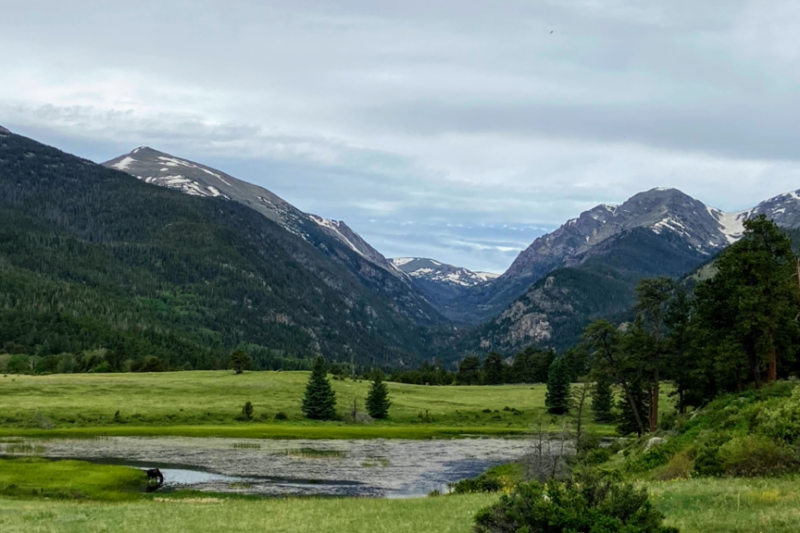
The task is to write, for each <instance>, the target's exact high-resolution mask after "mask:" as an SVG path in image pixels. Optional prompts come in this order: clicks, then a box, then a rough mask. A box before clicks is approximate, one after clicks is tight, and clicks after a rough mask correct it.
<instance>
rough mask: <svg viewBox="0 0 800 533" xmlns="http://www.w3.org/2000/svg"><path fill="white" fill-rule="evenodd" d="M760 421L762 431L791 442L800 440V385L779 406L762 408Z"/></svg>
mask: <svg viewBox="0 0 800 533" xmlns="http://www.w3.org/2000/svg"><path fill="white" fill-rule="evenodd" d="M758 422H760V430H761V432H763V433H764V434H765V435H767V436H769V437H772V438H775V439H781V440H783V441H785V442H787V443H789V444H794V443H798V442H800V387H798V388H795V389H794V391H792V395H791V397H789V398H788V399H787V400H786V401H784V402H783V403H782V404H781V405H779V406H778V407H776V408H774V409H763V410H761V412H760V413H759V416H758Z"/></svg>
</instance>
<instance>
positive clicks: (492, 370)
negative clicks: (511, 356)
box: [483, 352, 506, 385]
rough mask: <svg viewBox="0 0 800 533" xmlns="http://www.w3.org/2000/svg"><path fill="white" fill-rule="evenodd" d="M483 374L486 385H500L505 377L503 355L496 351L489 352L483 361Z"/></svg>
mask: <svg viewBox="0 0 800 533" xmlns="http://www.w3.org/2000/svg"><path fill="white" fill-rule="evenodd" d="M483 376H484V380H485V383H486V384H487V385H502V384H503V383H504V382H505V379H506V369H505V365H504V364H503V356H502V355H500V354H499V353H497V352H489V355H487V356H486V360H485V361H484V362H483Z"/></svg>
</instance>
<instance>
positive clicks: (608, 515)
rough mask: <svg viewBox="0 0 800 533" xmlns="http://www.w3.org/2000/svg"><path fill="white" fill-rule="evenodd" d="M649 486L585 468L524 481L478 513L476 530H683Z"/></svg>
mask: <svg viewBox="0 0 800 533" xmlns="http://www.w3.org/2000/svg"><path fill="white" fill-rule="evenodd" d="M663 521H664V515H663V514H661V513H660V512H659V511H657V510H656V509H654V508H653V505H652V504H651V503H650V501H649V499H648V496H647V492H646V491H645V490H644V489H638V490H637V489H635V488H634V487H633V486H632V485H628V484H621V483H619V482H617V481H615V480H613V479H611V478H609V477H601V476H599V475H597V474H591V473H584V474H582V475H580V476H579V477H578V478H577V479H576V480H568V481H567V482H565V483H559V482H556V481H550V482H548V483H547V485H541V484H540V483H537V482H533V483H524V484H521V485H520V486H519V487H518V488H517V490H516V492H514V493H513V494H511V495H506V496H503V497H502V499H501V500H500V502H499V503H497V504H495V505H493V506H492V507H489V508H488V509H484V510H482V511H480V512H479V513H478V514H477V516H476V517H475V530H474V531H475V532H476V533H506V532H514V531H519V532H523V531H524V532H528V531H529V532H531V533H533V532H542V533H612V532H614V533H618V532H622V533H677V531H678V530H677V529H675V528H671V527H665V526H664V525H663Z"/></svg>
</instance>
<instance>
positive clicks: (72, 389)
mask: <svg viewBox="0 0 800 533" xmlns="http://www.w3.org/2000/svg"><path fill="white" fill-rule="evenodd" d="M307 379H308V373H307V372H247V373H245V374H243V375H238V376H237V375H234V374H233V372H229V371H194V372H169V373H156V374H57V375H51V376H24V375H23V376H8V377H3V378H0V436H9V435H18V436H29V437H35V436H52V437H61V436H74V437H88V436H94V435H144V436H146V435H181V436H197V437H204V436H227V437H238V438H246V437H254V438H298V437H303V438H376V437H387V438H432V437H440V436H453V435H459V434H465V433H466V434H498V435H502V434H514V433H521V432H525V431H529V430H530V428H531V426H532V425H533V424H534V422H535V421H537V420H543V421H545V422H546V423H547V424H548V425H549V427H550V429H551V430H553V431H556V430H558V429H559V424H560V422H559V421H557V420H555V419H553V418H552V417H549V416H546V412H545V407H544V396H545V390H546V387H545V385H543V384H537V385H504V386H496V387H453V386H447V387H431V386H421V385H404V384H399V383H390V384H389V390H390V396H391V400H392V402H393V404H392V408H391V410H390V420H388V421H385V422H377V423H374V424H371V425H369V426H357V425H347V424H344V423H339V422H312V421H307V420H305V419H304V418H303V415H302V413H301V411H300V406H301V401H302V396H303V390H304V387H305V384H306V380H307ZM332 384H333V387H334V389H335V390H336V395H337V400H338V410H339V412H340V413H342V414H344V413H346V412H347V411H348V409H349V408H350V407H351V406H352V404H353V400H354V399H355V400H356V401H357V402H358V405H359V409H361V410H363V405H364V398H365V397H366V395H367V390H368V387H369V383H368V382H355V381H351V380H347V381H332ZM246 401H251V402H253V404H254V406H255V420H254V421H253V422H239V421H236V420H235V417H236V416H237V415H239V413H240V412H241V408H242V405H243V404H244V403H245V402H246ZM663 405H664V406H665V409H668V408H669V407H668V406H669V405H670V401H669V400H668V399H667V398H666V397H665V398H664V403H663ZM279 412H283V413H285V414H286V415H287V417H288V420H285V421H276V420H275V415H276V414H277V413H279ZM584 421H585V423H586V424H587V425H588V426H589V427H590V428H591V429H593V430H594V431H596V432H598V433H600V434H613V433H614V428H613V426H599V425H596V424H594V423H593V422H591V420H590V416H589V412H588V410H587V413H586V416H585V418H584Z"/></svg>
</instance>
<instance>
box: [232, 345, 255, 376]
mask: <svg viewBox="0 0 800 533" xmlns="http://www.w3.org/2000/svg"><path fill="white" fill-rule="evenodd" d="M229 368H231V369H232V370H234V371H235V372H236V373H237V374H241V373H242V372H244V371H245V370H247V369H249V368H250V356H249V355H247V352H245V351H244V350H235V351H234V352H233V353H232V354H231V357H230V363H229Z"/></svg>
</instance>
